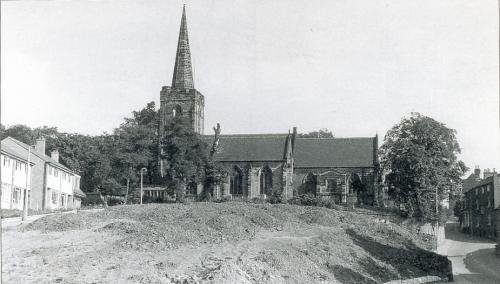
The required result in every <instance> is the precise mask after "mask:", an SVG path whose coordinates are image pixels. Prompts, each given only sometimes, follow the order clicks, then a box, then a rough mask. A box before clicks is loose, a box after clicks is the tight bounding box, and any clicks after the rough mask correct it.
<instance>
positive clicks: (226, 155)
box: [159, 8, 378, 204]
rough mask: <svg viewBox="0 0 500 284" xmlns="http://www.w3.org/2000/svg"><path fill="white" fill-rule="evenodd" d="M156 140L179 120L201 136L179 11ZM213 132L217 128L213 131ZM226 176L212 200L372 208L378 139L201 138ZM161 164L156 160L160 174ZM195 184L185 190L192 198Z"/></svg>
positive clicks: (198, 98)
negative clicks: (303, 198)
mask: <svg viewBox="0 0 500 284" xmlns="http://www.w3.org/2000/svg"><path fill="white" fill-rule="evenodd" d="M160 102H161V103H160V131H159V133H160V135H163V129H164V127H165V125H166V123H167V122H168V121H169V119H172V117H175V116H184V117H186V118H188V120H189V121H190V122H191V124H192V126H193V129H194V131H195V132H197V133H199V134H203V128H204V122H203V119H204V114H203V113H204V97H203V95H202V94H201V93H200V92H199V91H197V90H196V89H195V88H194V82H193V75H192V67H191V53H190V50H189V40H188V32H187V22H186V11H185V8H183V11H182V18H181V26H180V32H179V39H178V45H177V53H176V59H175V66H174V72H173V78H172V85H171V86H169V87H167V86H164V87H162V90H161V93H160ZM218 129H219V128H218ZM202 137H203V139H204V140H205V141H206V142H207V143H208V144H209V145H213V146H214V147H213V148H214V149H216V151H215V153H214V154H213V158H214V160H215V161H216V162H218V163H219V164H220V165H222V166H223V168H225V170H226V172H227V173H229V174H228V176H227V177H225V179H224V181H223V182H222V183H221V184H220V185H219V186H217V187H216V189H215V190H214V192H213V195H215V196H216V197H223V196H227V197H231V198H244V199H247V198H256V197H257V198H259V197H260V198H268V197H270V196H272V195H279V196H281V197H282V198H284V199H288V198H291V197H292V196H296V195H300V194H306V193H310V194H313V195H316V196H322V197H325V198H332V199H334V200H335V201H336V202H338V203H347V202H360V203H365V204H372V203H373V201H374V190H375V181H376V177H377V176H378V158H377V149H378V137H377V136H374V137H363V138H329V139H323V138H299V137H297V131H296V129H295V128H294V131H293V133H283V134H253V135H250V134H241V135H220V133H217V131H216V135H215V136H213V135H208V136H202ZM164 162H165V161H164V160H161V159H160V161H159V163H160V169H161V172H162V174H163V173H164V167H163V165H164ZM202 189H203V187H202V186H201V185H196V186H191V187H190V189H189V190H188V193H189V194H190V195H191V196H193V195H197V194H199V193H200V192H201V191H202Z"/></svg>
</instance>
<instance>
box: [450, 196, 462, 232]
mask: <svg viewBox="0 0 500 284" xmlns="http://www.w3.org/2000/svg"><path fill="white" fill-rule="evenodd" d="M453 215H455V216H456V217H458V221H459V222H460V226H462V224H463V222H464V217H465V199H464V198H463V197H460V198H458V199H456V200H455V206H454V207H453Z"/></svg>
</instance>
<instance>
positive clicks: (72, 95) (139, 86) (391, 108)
mask: <svg viewBox="0 0 500 284" xmlns="http://www.w3.org/2000/svg"><path fill="white" fill-rule="evenodd" d="M185 2H186V9H187V21H188V30H189V39H190V45H191V53H192V60H193V64H194V66H193V67H194V71H195V87H196V88H197V89H198V90H199V91H200V92H201V93H202V94H204V96H205V128H206V129H205V133H207V134H210V133H211V132H212V131H211V127H212V126H213V125H214V124H215V123H217V122H220V123H221V128H222V131H223V133H226V134H227V133H266V132H271V133H275V132H287V131H288V129H290V128H291V127H293V126H297V127H298V128H299V131H301V132H307V131H312V130H315V129H319V128H328V129H330V130H332V131H333V132H334V134H335V135H336V136H337V137H350V136H373V135H375V133H377V132H378V134H379V135H380V136H381V137H383V135H385V132H386V131H387V130H388V129H389V128H390V127H391V126H392V125H394V124H395V123H397V122H399V121H400V119H401V118H402V117H403V116H406V115H409V114H410V112H413V111H416V112H420V113H422V114H424V115H428V116H431V117H433V118H435V119H436V120H439V121H441V122H443V123H445V124H446V125H447V126H448V127H451V128H454V129H456V130H457V135H458V139H459V142H460V145H461V146H462V149H463V155H462V158H463V159H464V161H465V162H466V164H467V165H468V166H469V167H472V168H473V167H474V165H480V166H481V167H482V168H486V167H489V168H494V167H496V168H500V135H499V89H498V86H499V80H498V78H499V74H498V69H499V64H498V61H499V58H498V53H499V51H498V32H499V30H498V15H497V13H498V8H497V1H496V0H489V1H486V0H482V1H458V0H448V1H435V0H428V1H410V0H409V1H396V0H393V1H374V0H364V1H360V0H359V1H353V0H343V1H340V0H338V1H327V0H323V1H311V0H307V1H299V0H296V1H290V0H282V1H272V2H271V1H249V0H247V1H233V0H228V1H221V0H217V1H215V0H213V1H207V0H202V1H201V0H200V1H185ZM182 4H183V1H165V0H151V1H140V0H135V1H131V0H114V1H83V0H82V1H76V0H75V1H2V3H1V5H2V7H1V8H2V11H1V13H2V14H1V17H2V18H1V20H2V22H1V40H2V41H1V68H2V77H1V80H2V81H1V83H2V86H1V91H2V105H1V111H2V113H1V115H2V117H1V119H2V123H3V124H6V125H12V124H18V123H22V124H27V125H29V126H32V127H35V126H41V125H48V126H57V127H58V128H59V129H60V130H61V131H65V132H78V133H83V134H100V133H102V132H104V131H107V132H111V131H112V129H113V128H115V127H117V126H118V125H119V124H120V123H121V121H122V118H123V117H125V116H128V115H130V112H131V111H132V110H138V109H141V108H142V107H144V106H145V105H146V103H147V102H150V101H155V102H156V103H157V105H158V102H159V95H160V90H161V87H162V86H165V85H170V83H171V80H172V70H173V67H174V60H175V49H176V46H177V37H178V32H179V24H180V18H181V11H182Z"/></svg>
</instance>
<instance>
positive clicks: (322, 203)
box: [288, 194, 339, 209]
mask: <svg viewBox="0 0 500 284" xmlns="http://www.w3.org/2000/svg"><path fill="white" fill-rule="evenodd" d="M288 204H294V205H302V206H318V207H326V208H329V209H338V208H339V205H337V204H335V201H334V200H333V199H332V198H328V199H323V198H321V197H317V196H314V195H310V194H303V195H300V196H294V197H292V198H290V199H289V200H288Z"/></svg>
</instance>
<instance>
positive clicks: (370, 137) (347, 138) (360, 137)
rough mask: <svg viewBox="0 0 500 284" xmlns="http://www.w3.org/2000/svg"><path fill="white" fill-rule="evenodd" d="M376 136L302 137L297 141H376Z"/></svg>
mask: <svg viewBox="0 0 500 284" xmlns="http://www.w3.org/2000/svg"><path fill="white" fill-rule="evenodd" d="M374 138H375V136H359V137H325V138H321V137H320V138H318V137H300V136H297V139H310V140H349V139H350V140H352V139H374Z"/></svg>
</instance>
